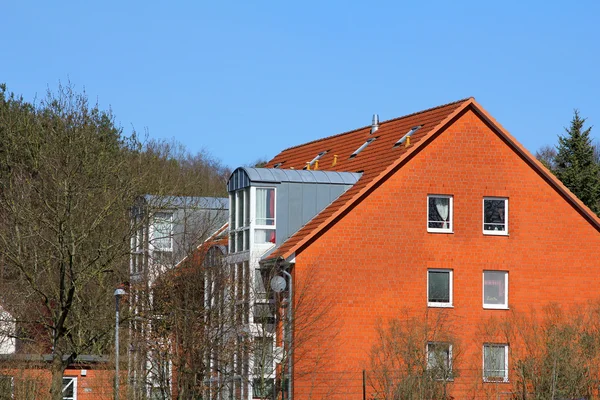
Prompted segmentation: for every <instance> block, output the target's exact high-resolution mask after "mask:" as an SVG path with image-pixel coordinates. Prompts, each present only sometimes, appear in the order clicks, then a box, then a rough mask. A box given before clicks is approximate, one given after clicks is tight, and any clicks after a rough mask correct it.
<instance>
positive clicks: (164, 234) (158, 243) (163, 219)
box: [153, 213, 173, 251]
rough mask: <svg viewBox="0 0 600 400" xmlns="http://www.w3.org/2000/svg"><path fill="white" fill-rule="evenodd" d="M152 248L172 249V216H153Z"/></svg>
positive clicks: (157, 214)
mask: <svg viewBox="0 0 600 400" xmlns="http://www.w3.org/2000/svg"><path fill="white" fill-rule="evenodd" d="M153 225H154V238H153V239H154V241H153V244H154V248H155V249H156V250H163V251H164V250H167V251H169V250H171V249H172V237H171V235H172V231H173V214H171V213H156V214H155V215H154V224H153Z"/></svg>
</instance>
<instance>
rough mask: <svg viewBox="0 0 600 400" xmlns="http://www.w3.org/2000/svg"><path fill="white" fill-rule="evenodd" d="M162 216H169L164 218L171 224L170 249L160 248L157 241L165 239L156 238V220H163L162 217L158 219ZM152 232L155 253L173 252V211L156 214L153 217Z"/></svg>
mask: <svg viewBox="0 0 600 400" xmlns="http://www.w3.org/2000/svg"><path fill="white" fill-rule="evenodd" d="M160 215H165V216H168V217H166V218H164V220H165V221H167V220H168V221H169V222H170V223H171V232H170V234H169V247H168V248H167V247H158V246H157V245H156V244H157V239H158V240H164V239H165V238H163V237H160V238H157V237H156V219H157V218H162V217H158V216H160ZM151 227H152V232H151V236H150V237H151V238H152V240H151V243H152V249H153V250H154V251H164V252H169V251H170V252H172V251H173V212H172V211H160V212H156V213H154V215H153V216H152V226H151Z"/></svg>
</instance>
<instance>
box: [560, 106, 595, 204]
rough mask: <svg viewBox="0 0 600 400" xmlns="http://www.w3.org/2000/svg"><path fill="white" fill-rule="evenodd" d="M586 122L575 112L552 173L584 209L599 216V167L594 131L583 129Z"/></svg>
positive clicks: (561, 138)
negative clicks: (592, 138)
mask: <svg viewBox="0 0 600 400" xmlns="http://www.w3.org/2000/svg"><path fill="white" fill-rule="evenodd" d="M585 120H586V119H585V118H581V117H580V116H579V111H578V110H575V111H574V115H573V119H572V120H571V126H570V127H569V128H568V129H567V128H565V131H566V135H565V136H559V137H558V146H557V150H558V152H557V155H556V159H555V170H554V171H553V172H554V173H555V174H556V176H557V177H558V179H560V180H561V182H562V183H563V184H564V185H565V186H566V187H568V188H569V189H570V190H571V191H572V192H573V193H574V194H575V195H576V196H577V197H578V198H579V199H580V200H581V201H582V202H583V203H584V204H585V205H587V206H588V207H589V208H590V209H592V210H593V211H594V212H595V213H596V214H600V164H598V162H597V161H596V159H595V157H594V146H593V145H592V140H591V138H590V132H591V130H592V128H591V127H588V128H587V129H584V126H583V125H584V123H585Z"/></svg>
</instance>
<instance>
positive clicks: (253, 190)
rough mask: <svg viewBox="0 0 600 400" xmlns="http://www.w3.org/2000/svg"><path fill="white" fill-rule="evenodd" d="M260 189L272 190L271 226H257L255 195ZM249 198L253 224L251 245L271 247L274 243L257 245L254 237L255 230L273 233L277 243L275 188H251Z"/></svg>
mask: <svg viewBox="0 0 600 400" xmlns="http://www.w3.org/2000/svg"><path fill="white" fill-rule="evenodd" d="M262 189H266V190H273V196H274V200H273V225H259V224H257V222H256V221H257V218H256V205H257V201H256V198H257V195H256V191H257V190H262ZM251 197H252V202H251V204H250V208H251V209H250V213H251V216H252V222H253V228H254V229H253V230H252V232H251V236H250V237H251V240H252V243H253V244H257V245H259V246H273V245H274V244H275V243H271V242H269V241H267V242H265V243H258V242H256V240H255V237H256V231H257V230H266V231H274V232H275V242H277V188H276V187H272V186H254V187H252V192H251Z"/></svg>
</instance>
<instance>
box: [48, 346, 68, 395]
mask: <svg viewBox="0 0 600 400" xmlns="http://www.w3.org/2000/svg"><path fill="white" fill-rule="evenodd" d="M65 368H66V365H65V364H64V363H63V361H62V357H61V356H60V355H57V354H53V359H52V365H51V369H50V371H51V372H52V381H51V384H50V398H51V399H52V400H62V399H63V395H62V387H63V382H62V378H63V373H64V372H65Z"/></svg>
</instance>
